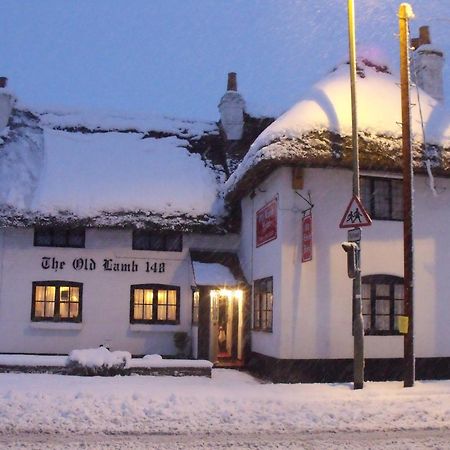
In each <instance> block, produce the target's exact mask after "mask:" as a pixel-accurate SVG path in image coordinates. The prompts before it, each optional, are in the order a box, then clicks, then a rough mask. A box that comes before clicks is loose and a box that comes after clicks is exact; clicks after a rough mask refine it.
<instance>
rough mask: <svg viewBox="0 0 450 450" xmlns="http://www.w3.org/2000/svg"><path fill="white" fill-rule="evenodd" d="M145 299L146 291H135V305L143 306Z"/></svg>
mask: <svg viewBox="0 0 450 450" xmlns="http://www.w3.org/2000/svg"><path fill="white" fill-rule="evenodd" d="M143 298H144V290H143V289H135V290H134V304H135V305H137V304H142V303H143Z"/></svg>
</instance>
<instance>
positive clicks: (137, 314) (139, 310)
mask: <svg viewBox="0 0 450 450" xmlns="http://www.w3.org/2000/svg"><path fill="white" fill-rule="evenodd" d="M143 308H144V307H143V306H142V305H134V309H133V314H134V315H133V318H134V319H135V320H142V319H143Z"/></svg>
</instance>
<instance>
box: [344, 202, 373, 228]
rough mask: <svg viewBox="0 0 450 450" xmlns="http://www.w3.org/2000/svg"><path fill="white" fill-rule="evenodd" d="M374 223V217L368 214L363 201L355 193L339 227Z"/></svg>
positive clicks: (366, 225)
mask: <svg viewBox="0 0 450 450" xmlns="http://www.w3.org/2000/svg"><path fill="white" fill-rule="evenodd" d="M369 225H372V219H371V218H370V217H369V214H367V211H366V210H365V209H364V206H363V205H362V203H361V201H360V200H359V198H358V197H356V196H355V195H354V196H353V198H352V199H351V200H350V203H349V204H348V206H347V209H346V210H345V213H344V215H343V217H342V220H341V223H340V224H339V228H358V227H368V226H369Z"/></svg>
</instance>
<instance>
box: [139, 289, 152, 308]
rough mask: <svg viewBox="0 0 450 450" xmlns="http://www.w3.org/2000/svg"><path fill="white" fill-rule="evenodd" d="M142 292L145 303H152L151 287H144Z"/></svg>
mask: <svg viewBox="0 0 450 450" xmlns="http://www.w3.org/2000/svg"><path fill="white" fill-rule="evenodd" d="M141 292H144V303H145V304H146V305H152V304H153V289H145V291H142V290H141Z"/></svg>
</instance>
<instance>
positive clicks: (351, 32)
mask: <svg viewBox="0 0 450 450" xmlns="http://www.w3.org/2000/svg"><path fill="white" fill-rule="evenodd" d="M348 42H349V53H350V91H351V102H352V148H353V195H354V196H356V197H357V198H358V199H359V197H360V188H359V149H358V120H357V109H356V44H355V9H354V4H353V0H348ZM356 245H357V248H356V276H355V278H354V279H353V290H352V292H353V294H352V303H353V388H354V389H362V388H363V386H364V322H363V316H362V303H361V264H360V259H361V247H360V245H361V243H360V242H357V243H356Z"/></svg>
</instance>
